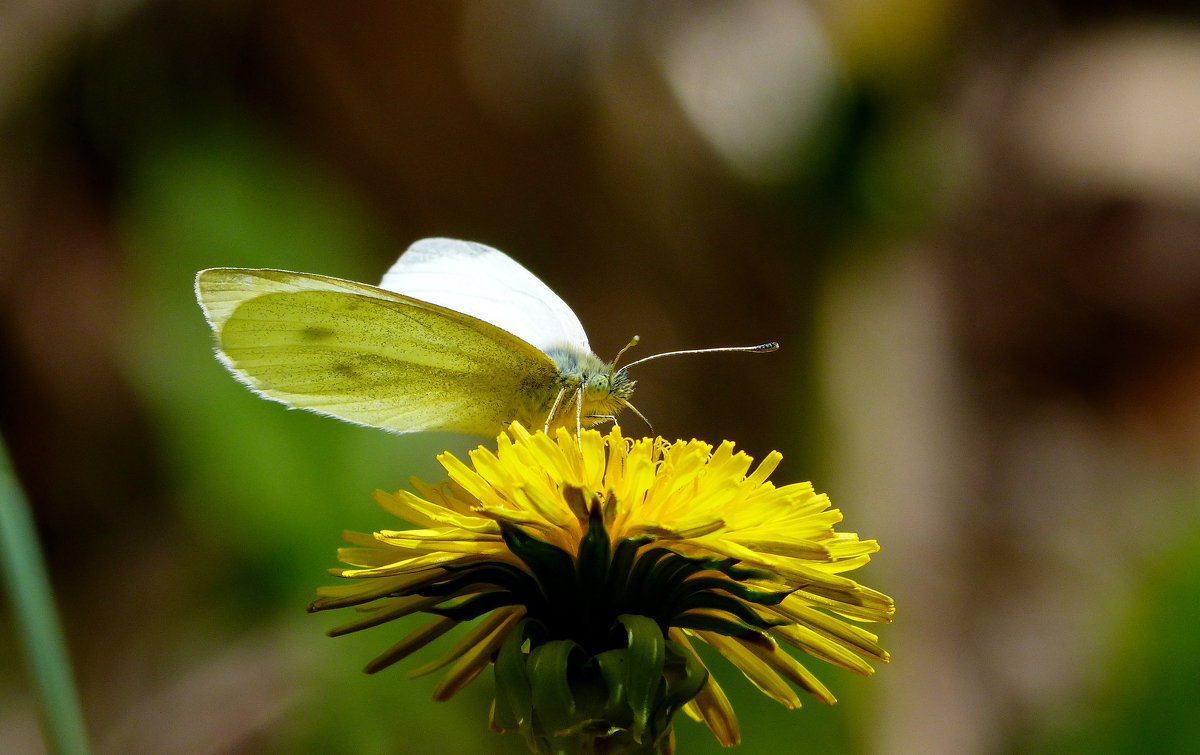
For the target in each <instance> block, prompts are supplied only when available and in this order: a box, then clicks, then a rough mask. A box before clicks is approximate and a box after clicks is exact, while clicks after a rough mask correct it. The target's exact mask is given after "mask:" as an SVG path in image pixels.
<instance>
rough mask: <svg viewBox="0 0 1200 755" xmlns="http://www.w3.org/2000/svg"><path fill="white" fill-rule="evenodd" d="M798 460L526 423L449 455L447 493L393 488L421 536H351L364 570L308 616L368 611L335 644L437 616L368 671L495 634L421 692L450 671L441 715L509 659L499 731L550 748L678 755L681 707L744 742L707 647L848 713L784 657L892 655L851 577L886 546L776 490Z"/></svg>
mask: <svg viewBox="0 0 1200 755" xmlns="http://www.w3.org/2000/svg"><path fill="white" fill-rule="evenodd" d="M781 458H782V457H781V455H780V454H779V453H777V452H775V453H771V454H770V455H768V456H767V457H766V458H765V459H764V460H763V461H762V462H761V463H759V464H758V466H757V467H754V468H752V466H753V459H751V458H750V457H749V456H748V455H746V454H745V453H742V452H735V451H734V447H733V444H732V443H730V442H728V441H726V442H725V443H722V444H721V445H719V446H718V447H716V448H715V449H714V448H713V447H712V446H711V445H709V444H707V443H703V442H701V441H697V440H691V441H675V442H668V441H666V440H664V439H662V438H641V439H628V438H625V437H623V436H622V435H621V430H620V428H619V427H613V428H612V430H610V431H609V432H608V433H607V434H605V435H602V434H601V433H599V432H597V431H595V430H587V431H584V432H583V433H581V434H580V435H579V436H576V435H574V434H571V433H569V432H567V431H566V430H565V429H560V430H558V431H557V434H556V435H555V436H553V437H551V436H549V435H546V434H545V433H542V432H537V433H530V432H529V431H527V430H526V429H525V428H524V427H522V426H521V425H519V424H513V425H512V426H511V427H510V428H509V429H508V430H507V431H506V432H505V433H504V434H502V435H501V436H500V437H499V440H498V447H497V450H496V451H495V452H493V451H490V450H488V449H485V448H483V447H480V448H478V449H476V450H474V451H472V452H471V453H470V460H471V464H470V465H467V464H464V463H463V462H462V461H460V460H459V459H457V458H456V457H454V456H453V455H451V454H448V453H447V454H442V455H441V456H439V457H438V459H439V461H440V462H441V463H442V465H443V466H444V467H445V468H446V471H447V473H448V475H449V479H448V480H447V481H446V482H445V483H443V484H442V485H441V486H432V485H428V484H425V483H423V482H421V481H419V480H413V481H412V484H413V486H414V488H415V489H416V491H417V492H416V493H409V492H407V491H399V492H396V493H385V492H383V491H376V494H375V500H376V501H378V502H379V504H380V505H381V506H383V507H384V508H385V509H387V510H388V511H390V512H391V513H393V514H395V515H396V516H398V517H400V518H401V519H404V520H406V521H408V522H410V523H413V524H415V525H416V526H417V527H418V528H419V529H408V530H386V531H382V532H377V533H375V534H374V535H364V534H359V533H348V534H347V536H346V537H347V540H348V541H350V542H351V543H352V544H353V545H354V546H355V547H351V548H344V549H342V550H341V551H339V554H338V555H339V558H340V559H341V560H342V561H343V562H344V563H347V564H350V565H351V566H353V567H354V568H350V569H340V570H334V572H333V573H334V574H336V575H338V576H341V577H346V578H348V579H350V580H352V581H351V582H349V583H345V584H342V585H338V586H336V587H327V588H322V589H320V590H319V591H318V594H319V596H320V597H319V598H318V599H317V600H316V601H314V602H313V604H312V606H310V610H313V611H317V610H324V609H329V608H339V607H346V606H357V607H358V608H359V610H361V611H363V612H365V615H364V616H363V617H361V618H359V619H358V620H356V621H353V622H351V623H349V624H346V625H344V626H341V627H338V628H336V629H334V630H332V631H331V632H330V634H332V635H338V634H344V633H347V632H352V631H357V630H359V629H364V628H367V627H372V626H377V625H379V624H383V623H385V622H387V621H390V620H392V619H395V618H399V617H401V616H406V615H409V614H412V613H416V612H425V613H427V614H431V615H432V616H433V618H432V619H431V620H430V621H429V622H428V623H426V624H424V625H423V626H421V627H420V628H419V629H417V630H416V631H414V632H412V633H411V634H409V635H408V636H406V637H404V638H403V639H401V640H400V641H399V642H398V643H396V644H395V645H394V646H392V647H391V648H390V649H389V650H387V651H386V652H385V653H383V654H382V655H380V656H379V657H378V658H376V659H375V660H373V661H371V663H370V664H368V666H367V668H366V670H367V671H368V672H374V671H378V670H379V669H382V668H384V667H386V666H388V665H391V664H392V663H395V662H396V661H398V660H400V659H402V658H404V657H406V656H407V655H409V654H410V653H412V652H413V651H415V650H417V649H419V648H421V647H423V646H424V645H426V644H428V643H429V642H431V641H433V640H434V639H436V638H437V637H439V636H441V635H442V634H444V633H446V632H447V631H449V630H450V629H452V628H454V627H455V626H456V625H458V624H460V623H463V622H468V621H472V620H475V619H480V621H479V622H478V623H477V624H476V625H475V626H474V627H472V628H471V630H470V631H468V632H467V633H466V634H465V635H463V637H462V638H461V639H459V640H458V641H457V642H456V643H455V644H454V645H453V647H451V648H450V649H449V650H448V651H447V652H445V653H444V654H443V655H442V656H441V657H439V658H437V659H436V660H434V661H432V662H431V663H428V664H426V665H424V666H422V667H420V668H418V669H415V670H414V671H413V672H411V674H410V676H418V675H421V674H427V673H430V672H432V671H435V670H437V669H441V668H443V667H445V666H449V667H450V668H449V670H448V671H447V672H446V674H445V675H444V676H443V678H442V680H441V682H440V683H439V684H438V686H437V688H436V690H435V692H434V698H435V699H438V700H445V699H448V698H449V697H451V696H452V695H453V694H454V693H456V692H457V691H458V690H460V689H462V688H463V687H464V686H465V685H466V684H467V683H469V682H470V681H471V680H472V679H474V678H475V677H476V676H477V675H478V674H479V673H480V672H482V671H483V670H484V669H485V668H486V667H487V666H488V665H489V664H494V666H495V676H496V696H495V699H494V700H493V703H492V711H491V719H492V727H493V728H494V729H496V730H499V731H504V730H515V731H519V732H521V734H522V735H523V736H524V737H525V739H526V742H527V743H528V744H529V746H530V748H531V749H532V750H534V751H535V752H551V751H554V752H559V751H579V752H583V751H594V750H595V749H596V748H597V747H598V746H602V747H603V748H605V751H609V752H620V751H627V752H641V751H645V752H670V751H672V750H673V733H672V718H673V716H674V714H675V713H676V712H677V711H678V710H680V709H682V710H683V711H685V713H687V715H689V716H691V717H692V718H694V719H696V720H699V721H702V722H704V723H705V724H707V725H708V727H709V729H711V730H712V732H713V733H714V734H715V735H716V737H717V739H718V740H719V741H720V742H721V743H722V744H724V745H731V744H735V743H737V742H738V741H739V738H740V737H739V732H738V723H737V719H736V717H735V715H734V713H733V710H732V708H731V707H730V704H729V701H728V699H727V698H726V696H725V693H724V692H723V691H722V689H721V687H720V685H719V684H718V683H717V681H716V679H715V678H713V676H712V674H710V673H709V672H708V669H707V668H706V667H705V665H704V663H703V661H701V660H700V658H699V656H698V655H697V654H696V652H695V650H694V647H693V643H694V642H696V641H699V642H703V643H706V644H708V645H710V646H711V647H713V648H714V649H715V650H716V651H717V652H719V653H721V654H722V655H724V656H725V657H726V658H728V659H729V660H730V661H731V662H732V663H733V664H734V665H735V666H737V668H739V669H740V670H741V671H742V673H743V674H745V676H746V677H747V678H748V679H749V680H750V681H751V682H752V683H754V685H755V686H757V687H758V688H759V689H760V690H761V691H762V692H763V693H765V694H766V695H768V696H770V697H772V698H774V699H775V700H777V701H779V702H780V703H782V704H783V705H785V706H787V707H789V708H794V707H797V706H799V705H800V697H799V695H798V694H797V693H796V691H795V689H794V688H793V686H792V685H795V687H799V688H800V689H802V690H804V691H806V692H808V693H809V694H811V695H813V696H815V697H816V698H817V699H818V700H820V701H822V702H825V703H833V702H835V699H834V696H833V694H832V693H830V691H829V690H828V689H827V688H826V687H825V686H824V685H823V684H822V683H821V682H820V681H819V680H818V679H817V678H816V677H815V676H814V675H813V674H812V673H811V672H810V671H809V670H808V669H807V668H806V667H805V666H803V665H802V664H801V663H800V662H799V661H798V660H796V658H795V657H793V656H792V655H791V654H790V653H789V652H787V651H786V650H784V649H783V648H782V647H781V646H780V643H782V644H785V645H791V646H793V647H795V648H798V649H800V650H802V651H804V652H805V653H807V654H808V655H810V656H812V657H814V658H817V659H819V660H822V661H826V662H828V663H832V664H834V665H836V666H841V667H842V668H845V669H849V670H850V671H853V672H855V673H858V674H863V675H866V674H870V673H872V670H873V669H872V667H871V665H870V664H869V663H868V659H874V660H876V661H885V662H886V661H887V660H888V655H887V653H886V652H885V651H884V650H883V648H881V647H880V646H879V644H878V640H877V637H876V636H875V635H874V634H871V633H870V632H867V631H866V630H864V629H862V628H861V627H859V626H856V625H855V624H852V623H849V621H847V620H854V621H857V622H887V621H890V619H891V616H892V612H893V604H892V600H891V599H890V598H888V597H887V596H886V595H883V594H882V593H879V592H876V591H875V590H872V589H870V588H867V587H864V586H862V585H859V584H858V583H857V582H855V581H853V580H851V579H849V578H847V577H846V576H844V574H845V572H848V571H850V570H852V569H855V568H858V567H859V566H862V565H863V564H865V563H866V562H867V561H868V560H869V558H870V554H871V553H874V552H875V551H876V550H878V547H879V546H878V544H877V543H876V542H875V541H874V540H860V539H859V538H858V536H857V535H854V534H850V533H844V532H841V533H839V532H835V531H834V529H833V528H834V525H835V524H837V523H838V522H840V521H841V518H842V516H841V513H840V512H839V511H838V510H837V509H832V508H830V503H829V499H828V498H827V497H826V496H825V495H823V494H817V493H816V492H815V491H814V490H813V486H812V484H811V483H807V482H804V483H796V484H791V485H783V486H780V487H776V486H775V485H774V484H772V483H771V482H769V481H768V477H769V476H770V475H771V472H772V471H774V469H775V467H776V466H777V465H778V464H779V461H780V459H781ZM789 682H790V684H789Z"/></svg>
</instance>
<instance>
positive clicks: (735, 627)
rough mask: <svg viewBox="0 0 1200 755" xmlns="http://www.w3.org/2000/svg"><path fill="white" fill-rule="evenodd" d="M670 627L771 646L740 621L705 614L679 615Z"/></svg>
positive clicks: (769, 641) (764, 637)
mask: <svg viewBox="0 0 1200 755" xmlns="http://www.w3.org/2000/svg"><path fill="white" fill-rule="evenodd" d="M671 625H672V626H677V627H680V628H682V629H698V630H700V631H703V632H715V633H717V634H723V635H725V636H727V637H736V638H738V639H739V640H747V641H749V642H754V643H755V644H759V645H764V644H765V645H767V646H770V645H771V640H770V639H769V638H768V637H767V636H766V635H764V634H763V633H762V632H760V631H758V630H757V629H755V628H754V627H750V626H747V625H745V624H743V623H741V622H740V621H731V620H730V619H722V618H721V617H719V616H713V615H711V614H707V613H681V614H679V615H678V616H676V617H675V618H674V619H672V621H671Z"/></svg>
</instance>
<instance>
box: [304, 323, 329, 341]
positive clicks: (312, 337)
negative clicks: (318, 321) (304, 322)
mask: <svg viewBox="0 0 1200 755" xmlns="http://www.w3.org/2000/svg"><path fill="white" fill-rule="evenodd" d="M300 337H301V338H303V339H304V340H305V341H325V340H328V339H330V338H332V337H333V331H332V330H331V329H329V328H322V327H320V326H317V325H310V326H308V327H307V328H303V329H301V331H300Z"/></svg>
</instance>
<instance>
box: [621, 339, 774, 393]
mask: <svg viewBox="0 0 1200 755" xmlns="http://www.w3.org/2000/svg"><path fill="white" fill-rule="evenodd" d="M635 343H636V341H635ZM632 345H633V344H632V343H631V344H630V346H632ZM625 348H626V349H627V348H629V346H626V347H625ZM778 348H779V344H778V343H776V342H775V341H772V342H770V343H760V344H759V345H757V346H720V347H718V348H715V349H684V350H682V351H664V352H663V353H662V354H652V355H651V356H648V357H643V358H642V359H639V360H637V361H636V362H630V363H629V364H627V365H625V366H624V367H622V368H621V370H622V371H624V370H628V369H629V368H630V367H633V366H635V365H639V364H641V363H642V362H649V361H650V360H651V359H658V358H659V357H673V356H678V355H679V354H715V353H717V352H720V351H746V352H749V353H751V354H765V353H767V352H768V351H775V350H776V349H778ZM621 353H622V354H623V353H625V349H622V350H621ZM618 356H620V355H618ZM614 361H615V360H614ZM631 408H632V407H631Z"/></svg>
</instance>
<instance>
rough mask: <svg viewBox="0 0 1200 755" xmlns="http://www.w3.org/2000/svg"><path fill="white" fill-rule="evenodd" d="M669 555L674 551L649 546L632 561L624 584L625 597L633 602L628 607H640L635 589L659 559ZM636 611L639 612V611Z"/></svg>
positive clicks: (643, 582) (673, 553)
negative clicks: (631, 566)
mask: <svg viewBox="0 0 1200 755" xmlns="http://www.w3.org/2000/svg"><path fill="white" fill-rule="evenodd" d="M671 555H675V551H673V550H670V549H668V548H662V547H659V548H651V549H649V550H647V551H646V552H645V553H642V554H641V556H640V557H639V558H638V559H637V561H636V562H634V564H633V568H632V569H631V570H630V571H629V578H628V580H627V581H626V583H625V585H624V588H625V592H626V596H627V598H628V599H630V600H632V601H634V603H635V604H634V605H631V606H630V608H635V609H636V608H640V607H641V606H640V605H637V604H636V599H637V597H636V593H635V590H640V588H641V586H642V585H644V584H645V583H646V578H647V577H648V576H649V574H650V572H651V570H653V569H654V567H655V566H656V565H657V564H658V562H659V561H661V560H662V559H664V558H666V557H667V556H671ZM638 612H639V613H641V611H638Z"/></svg>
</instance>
